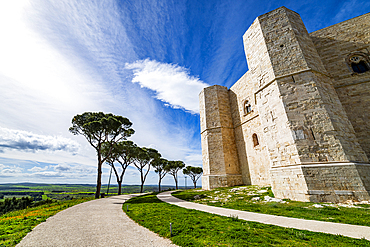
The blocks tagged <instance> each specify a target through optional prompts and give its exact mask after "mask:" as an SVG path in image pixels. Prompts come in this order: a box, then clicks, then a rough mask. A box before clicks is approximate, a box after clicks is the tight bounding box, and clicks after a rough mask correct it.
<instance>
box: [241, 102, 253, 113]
mask: <svg viewBox="0 0 370 247" xmlns="http://www.w3.org/2000/svg"><path fill="white" fill-rule="evenodd" d="M243 107H244V114H248V113H250V112H251V111H252V106H251V104H250V103H249V101H248V100H246V101H244V105H243Z"/></svg>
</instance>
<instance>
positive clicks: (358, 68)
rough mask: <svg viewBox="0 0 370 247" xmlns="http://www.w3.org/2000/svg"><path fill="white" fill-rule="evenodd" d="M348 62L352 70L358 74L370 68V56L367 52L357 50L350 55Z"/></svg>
mask: <svg viewBox="0 0 370 247" xmlns="http://www.w3.org/2000/svg"><path fill="white" fill-rule="evenodd" d="M347 63H348V65H349V66H350V67H351V69H352V71H353V72H355V73H358V74H361V73H365V72H366V71H369V70H370V63H369V58H368V56H367V55H366V54H365V53H362V52H356V53H353V54H351V55H349V56H348V58H347Z"/></svg>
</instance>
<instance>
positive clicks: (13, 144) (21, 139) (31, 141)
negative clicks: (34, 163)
mask: <svg viewBox="0 0 370 247" xmlns="http://www.w3.org/2000/svg"><path fill="white" fill-rule="evenodd" d="M79 147H80V144H78V143H77V142H76V141H74V140H72V139H69V138H65V137H62V136H46V135H38V134H34V133H32V132H29V131H23V130H12V129H7V128H2V127H0V148H3V149H4V148H9V149H17V150H22V151H32V152H34V151H40V150H45V151H59V150H61V151H66V152H70V153H77V152H78V150H79ZM0 151H1V149H0Z"/></svg>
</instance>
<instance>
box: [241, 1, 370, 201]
mask: <svg viewBox="0 0 370 247" xmlns="http://www.w3.org/2000/svg"><path fill="white" fill-rule="evenodd" d="M258 23H259V25H260V28H257V27H256V25H258ZM254 25H255V26H253V27H252V29H251V30H254V31H255V32H261V33H262V35H253V34H251V33H250V32H251V31H250V30H248V31H247V32H246V35H244V42H245V43H250V44H253V43H256V42H257V43H258V42H259V41H256V40H255V37H263V38H264V40H265V43H264V44H262V46H263V49H262V50H264V51H266V50H267V54H268V56H267V57H266V54H265V53H264V54H263V58H262V59H268V60H269V62H270V63H271V68H268V69H270V71H269V72H266V71H265V74H268V75H269V78H270V79H271V78H272V79H271V80H270V81H269V82H268V81H267V80H266V81H264V82H263V83H260V82H258V81H257V82H256V84H255V88H256V89H257V90H256V92H255V96H256V102H257V107H258V112H259V118H260V121H261V126H262V129H263V135H264V138H265V140H266V145H267V150H268V154H269V158H270V160H271V163H272V165H271V171H270V175H271V183H272V188H273V191H274V193H275V196H277V197H281V198H284V197H285V198H291V199H295V200H316V199H317V198H316V199H313V197H312V196H310V194H309V191H310V190H311V186H312V185H313V184H315V183H316V182H318V181H321V179H325V178H326V177H325V176H321V177H320V176H316V177H315V178H314V179H313V180H311V182H310V183H308V182H307V180H306V177H305V173H304V172H305V170H304V169H303V168H302V166H301V165H302V164H306V163H310V162H328V161H332V162H335V161H347V162H349V161H357V162H365V163H366V162H368V159H367V157H366V155H365V153H364V151H363V150H362V148H361V146H360V145H359V143H358V141H357V138H356V136H355V132H354V130H353V127H352V125H351V123H350V121H349V120H348V117H347V115H346V112H345V111H344V109H343V107H342V105H341V102H340V101H339V99H338V96H337V94H336V91H335V89H334V87H333V84H332V79H331V78H330V76H329V75H328V74H327V72H326V69H325V68H324V66H323V63H322V62H321V60H320V57H319V55H318V53H317V52H316V50H315V46H314V44H313V42H312V40H311V39H310V37H309V35H308V33H307V31H306V29H305V27H304V24H303V22H302V21H301V19H300V17H299V15H298V14H296V13H294V12H293V11H290V10H288V9H286V8H284V7H283V8H279V9H277V10H274V11H272V12H270V13H267V14H265V15H262V16H260V17H258V18H257V20H256V21H255V22H254ZM247 34H248V35H247ZM260 43H261V42H260ZM262 43H263V42H262ZM245 47H249V45H248V44H246V45H245ZM258 49H261V48H258ZM258 49H256V50H258ZM248 53H249V54H253V52H248ZM260 59H261V55H258V54H257V56H256V57H253V56H251V57H250V58H249V60H248V64H252V65H254V64H255V63H257V62H255V61H253V60H260ZM261 63H262V64H268V62H266V61H262V62H261ZM251 72H252V71H251ZM252 74H253V73H252ZM255 78H258V76H255ZM350 169H352V168H349V167H347V171H346V172H344V170H345V169H344V170H340V169H339V170H338V171H340V172H342V173H341V175H340V176H342V175H343V176H346V173H350V172H349V170H350ZM323 170H324V171H328V173H329V174H330V172H333V170H330V169H329V168H328V169H326V168H323ZM315 179H316V180H315ZM313 181H315V182H313ZM350 183H351V182H350V181H349V182H348V186H349V187H351V186H350ZM322 190H324V191H335V190H341V187H340V186H339V184H338V183H337V184H333V185H332V186H328V187H323V188H322ZM362 190H363V191H368V190H369V188H365V187H362ZM316 197H317V196H316Z"/></svg>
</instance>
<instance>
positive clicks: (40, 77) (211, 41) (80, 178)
mask: <svg viewBox="0 0 370 247" xmlns="http://www.w3.org/2000/svg"><path fill="white" fill-rule="evenodd" d="M280 6H285V7H287V8H290V9H292V10H294V11H296V12H298V13H299V14H300V15H301V17H302V19H303V21H304V23H305V25H306V28H307V30H308V31H309V32H312V31H315V30H318V29H321V28H324V27H326V26H330V25H333V24H336V23H338V22H341V21H344V20H347V19H350V18H353V17H356V16H359V15H361V14H365V13H367V12H370V2H368V1H360V0H349V1H246V0H243V1H242V0H232V1H231V0H230V1H225V0H222V1H216V0H203V1H200V0H199V1H196V0H193V1H181V0H179V1H165V0H163V1H156V0H152V1H140V0H126V1H109V0H107V1H100V0H99V1H98V0H96V1H93V0H92V1H77V0H63V1H56V0H55V1H46V0H32V1H27V0H17V1H13V0H3V1H1V2H0V35H1V39H0V88H1V90H0V182H2V183H6V182H13V183H14V182H45V183H92V184H93V183H95V182H96V163H97V161H96V154H95V151H94V149H93V148H92V147H91V146H89V144H88V143H87V141H86V140H85V139H84V138H83V137H82V136H73V135H72V134H71V133H69V132H68V128H69V127H70V126H71V119H72V117H73V116H74V115H76V114H81V113H83V112H86V111H104V112H107V113H108V112H111V113H113V114H116V115H122V116H125V117H127V118H129V119H130V120H131V121H132V122H133V123H134V125H133V128H134V129H135V131H136V133H135V135H134V136H132V138H131V140H133V141H134V142H136V143H137V144H138V145H140V146H146V147H152V148H156V149H157V150H158V151H159V152H160V153H161V154H162V156H163V157H165V158H167V159H170V160H183V161H184V162H185V163H186V164H187V165H192V166H201V163H202V161H201V145H200V131H199V130H200V127H199V114H198V111H199V109H198V108H199V106H198V94H199V92H200V91H201V90H202V88H204V87H207V86H208V85H215V84H218V85H223V86H226V87H230V86H232V85H233V83H234V82H235V81H237V80H238V79H239V78H240V77H241V76H242V75H243V74H244V73H245V72H246V71H247V70H248V68H247V63H246V59H245V55H244V50H243V43H242V35H243V34H244V32H245V31H246V30H247V29H248V27H249V26H250V25H251V23H252V22H253V21H254V19H255V18H256V17H257V16H259V15H261V14H264V13H266V12H268V11H271V10H273V9H275V8H278V7H280ZM108 174H109V168H108V166H105V168H104V170H103V183H106V182H107V181H108V178H107V175H108ZM180 177H181V178H180V184H184V179H183V178H182V177H183V176H182V174H180ZM188 181H189V180H188ZM124 183H128V184H138V183H139V177H138V172H137V171H136V168H134V167H130V168H129V170H128V171H127V175H126V176H125V180H124ZM156 183H157V175H156V174H155V173H154V172H151V173H150V175H149V177H148V180H147V184H156ZM164 184H169V185H171V184H173V179H172V178H171V177H169V176H167V177H166V178H165V180H164ZM199 184H200V183H199Z"/></svg>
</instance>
